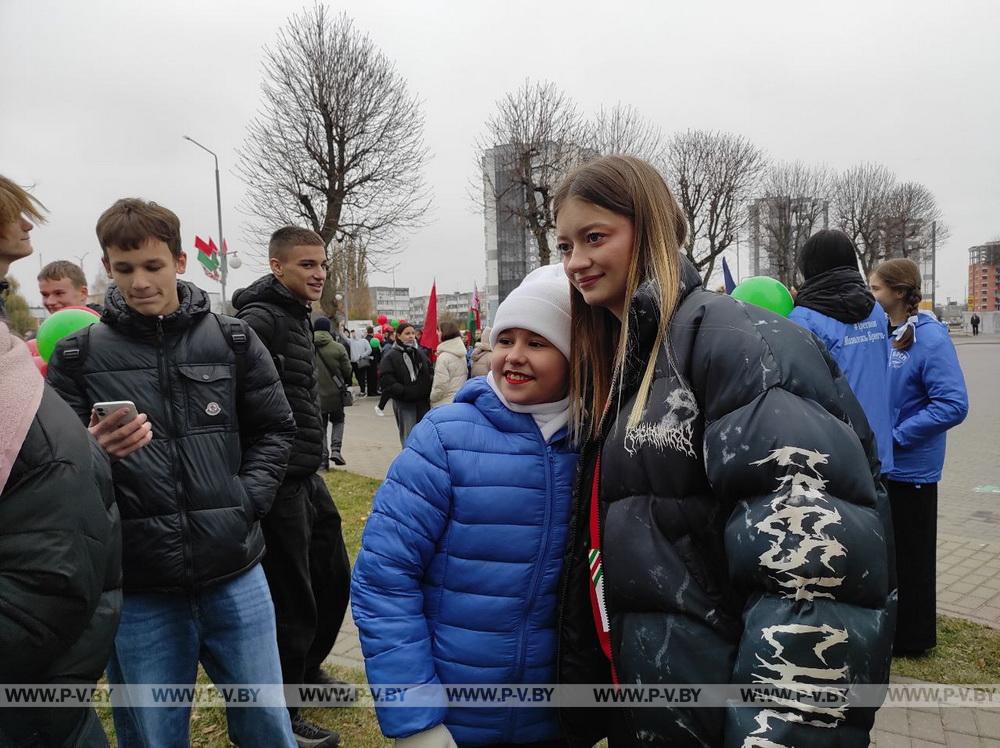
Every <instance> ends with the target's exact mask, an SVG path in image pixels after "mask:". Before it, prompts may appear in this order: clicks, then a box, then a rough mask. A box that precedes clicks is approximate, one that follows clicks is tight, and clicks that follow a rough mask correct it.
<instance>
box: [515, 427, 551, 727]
mask: <svg viewBox="0 0 1000 748" xmlns="http://www.w3.org/2000/svg"><path fill="white" fill-rule="evenodd" d="M532 425H533V426H534V427H535V431H536V432H537V433H538V438H539V439H540V440H541V442H542V451H543V452H544V453H545V518H544V520H543V521H542V545H541V548H540V549H539V554H538V561H537V562H536V563H535V568H534V570H533V572H532V576H531V585H530V587H529V594H528V597H527V598H526V600H527V603H528V604H527V605H525V606H524V617H523V619H522V620H521V637H520V641H519V642H518V644H517V659H516V662H517V670H516V671H515V677H514V683H520V682H521V678H522V677H523V676H524V665H525V663H524V660H525V657H526V655H525V651H524V650H525V642H526V640H527V635H528V622H529V621H530V619H531V610H532V607H533V601H534V599H535V593H536V592H537V591H538V590H537V588H538V580H539V579H540V578H541V575H542V574H541V569H542V567H543V566H544V565H545V558H546V550H547V549H548V545H549V536H550V535H551V534H552V502H553V501H554V499H555V492H554V491H553V485H552V484H553V481H552V472H553V467H552V450H551V448H550V447H549V445H548V444H547V443H546V442H545V437H544V436H543V435H542V432H541V429H539V428H538V424H536V423H534V419H532ZM511 717H512V718H511V719H509V720H508V721H507V735H506V740H505V742H511V741H512V740H513V737H514V728H515V726H516V725H515V719H514V718H513V715H511Z"/></svg>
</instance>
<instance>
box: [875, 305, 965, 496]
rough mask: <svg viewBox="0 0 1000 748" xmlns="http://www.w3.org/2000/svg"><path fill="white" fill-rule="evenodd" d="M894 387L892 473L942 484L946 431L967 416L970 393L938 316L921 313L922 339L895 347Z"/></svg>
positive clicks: (907, 479) (891, 369) (891, 371)
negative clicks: (967, 391)
mask: <svg viewBox="0 0 1000 748" xmlns="http://www.w3.org/2000/svg"><path fill="white" fill-rule="evenodd" d="M889 387H890V403H891V407H892V424H893V429H892V440H893V446H894V450H893V456H894V462H895V467H894V468H893V470H892V472H891V473H889V477H890V478H891V479H892V480H898V481H903V482H905V483H937V482H938V481H940V480H941V469H942V468H943V467H944V448H945V432H946V431H947V430H948V429H950V428H951V427H952V426H957V425H958V424H960V423H961V422H962V421H964V420H965V416H966V415H968V413H969V396H968V394H967V393H966V391H965V377H963V376H962V367H961V366H960V365H959V363H958V355H957V354H956V353H955V346H954V345H952V342H951V339H950V338H949V337H948V329H947V328H946V327H945V326H944V325H942V324H941V323H940V322H938V321H937V319H935V318H934V316H933V315H931V314H928V313H926V312H921V313H920V314H919V315H918V317H917V329H916V338H915V340H914V342H913V345H911V346H910V347H909V348H908V349H907V350H905V351H897V350H895V349H892V348H891V347H890V352H889Z"/></svg>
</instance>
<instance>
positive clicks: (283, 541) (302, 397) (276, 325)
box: [233, 226, 367, 747]
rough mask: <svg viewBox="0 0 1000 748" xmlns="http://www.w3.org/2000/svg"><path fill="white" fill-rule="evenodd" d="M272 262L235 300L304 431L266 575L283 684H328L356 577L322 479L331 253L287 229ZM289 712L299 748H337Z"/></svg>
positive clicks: (269, 522) (267, 531)
mask: <svg viewBox="0 0 1000 748" xmlns="http://www.w3.org/2000/svg"><path fill="white" fill-rule="evenodd" d="M268 256H269V264H270V267H271V274H270V275H266V276H264V277H263V278H260V279H258V280H257V281H255V282H254V283H253V284H251V285H250V286H249V287H248V288H245V289H243V290H241V291H238V292H237V293H236V294H234V295H233V305H234V306H235V307H236V309H237V317H239V318H240V319H242V320H244V321H246V322H247V323H248V324H249V325H250V326H251V327H252V328H253V329H254V331H255V332H256V333H257V335H259V336H260V339H261V340H262V341H263V343H264V345H265V346H267V348H268V350H269V351H270V353H271V356H272V357H273V359H274V360H275V362H276V363H277V367H278V373H279V375H280V377H281V383H282V385H283V386H284V388H285V395H286V396H287V397H288V402H289V403H290V404H291V406H292V412H293V413H294V415H295V423H296V425H297V427H298V429H297V432H296V435H295V444H294V447H293V449H292V456H291V459H290V460H289V463H288V471H287V472H286V473H285V480H284V482H283V483H282V485H281V487H280V488H279V489H278V495H277V498H276V499H275V502H274V508H273V509H272V511H271V513H270V514H269V515H268V516H267V517H266V518H265V519H264V538H265V540H266V542H267V555H266V556H265V557H264V571H265V572H266V573H267V581H268V584H269V585H270V587H271V597H272V598H273V599H274V610H275V615H276V616H277V620H278V651H279V653H280V655H281V671H282V676H283V677H284V679H285V683H286V684H298V683H304V682H305V683H330V682H332V681H331V679H330V677H329V676H328V675H327V674H326V673H324V672H323V670H322V668H321V665H322V663H323V660H324V659H326V656H327V655H328V654H329V653H330V650H331V649H332V648H333V644H334V641H335V640H336V638H337V632H338V631H339V630H340V625H341V623H343V620H344V614H345V613H346V611H347V602H348V596H349V594H350V593H349V589H350V583H351V567H350V561H348V558H347V550H346V548H345V547H344V539H343V535H342V534H341V521H340V514H339V513H338V512H337V507H336V506H334V503H333V499H332V498H331V496H330V492H329V491H328V490H327V488H326V484H325V483H324V482H323V479H322V478H321V477H320V476H319V475H317V474H316V471H317V470H319V469H320V466H321V464H322V462H323V417H322V413H321V410H320V403H319V379H318V374H317V371H316V352H315V347H314V343H313V330H312V326H311V324H310V322H309V314H310V311H311V307H310V304H311V303H312V302H314V301H318V300H319V298H320V295H321V294H322V293H323V285H324V283H325V282H326V275H327V258H326V248H325V246H324V244H323V240H322V239H321V238H320V236H319V234H317V233H315V232H313V231H310V230H308V229H302V228H298V227H296V226H285V227H283V228H280V229H278V230H277V231H275V232H274V234H273V235H272V236H271V241H270V244H269V246H268ZM365 345H367V343H366V344H365ZM290 711H291V712H292V729H293V731H294V732H295V736H296V739H297V740H298V741H299V745H303V746H324V747H326V746H333V745H336V744H337V741H338V737H337V734H336V733H333V732H330V731H328V730H325V729H323V728H321V727H319V726H317V725H314V724H312V723H311V722H308V721H307V720H305V719H303V718H302V715H301V714H299V713H298V711H297V710H295V709H290Z"/></svg>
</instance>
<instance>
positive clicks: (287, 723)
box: [108, 564, 295, 748]
mask: <svg viewBox="0 0 1000 748" xmlns="http://www.w3.org/2000/svg"><path fill="white" fill-rule="evenodd" d="M199 662H201V664H202V665H203V666H204V667H205V672H206V673H207V674H208V677H209V678H211V679H212V682H213V683H216V684H243V683H248V684H252V683H278V684H280V683H281V665H280V663H279V661H278V645H277V640H276V638H275V624H274V607H273V605H272V604H271V594H270V592H268V587H267V581H266V580H265V578H264V572H263V570H262V569H261V568H260V564H258V565H256V566H255V567H254V568H253V569H251V570H250V571H248V572H245V573H244V574H241V575H240V576H238V577H236V578H235V579H230V580H228V581H226V582H221V583H219V584H216V585H212V586H211V587H207V588H205V589H203V590H200V591H198V592H195V593H192V594H190V595H189V594H184V593H174V594H171V593H136V594H129V593H126V594H125V596H124V602H123V604H122V617H121V623H120V624H119V625H118V634H117V636H116V637H115V647H114V652H113V654H112V656H111V662H109V663H108V680H109V681H110V682H111V683H125V684H143V683H175V684H185V685H186V684H193V683H194V682H195V678H196V677H197V673H198V663H199ZM113 714H114V720H115V731H116V733H117V735H118V745H119V746H120V748H132V747H133V746H136V748H173V746H177V747H178V748H186V747H187V746H188V745H189V744H190V741H189V739H188V732H189V722H190V716H191V708H190V706H164V707H142V708H140V707H131V706H129V705H127V704H123V705H116V706H115V707H114V709H113ZM226 721H227V722H228V725H229V738H230V740H232V741H233V742H234V743H236V744H237V745H239V746H240V747H241V748H249V747H250V746H262V748H263V747H264V746H276V747H278V748H280V747H281V746H287V747H288V748H295V739H294V737H293V736H292V723H291V720H290V719H289V717H288V710H287V709H285V708H284V706H270V707H264V706H261V707H239V706H237V707H227V708H226Z"/></svg>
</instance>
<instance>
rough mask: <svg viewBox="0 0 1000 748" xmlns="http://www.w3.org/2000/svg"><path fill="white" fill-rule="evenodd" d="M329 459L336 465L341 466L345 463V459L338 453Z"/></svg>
mask: <svg viewBox="0 0 1000 748" xmlns="http://www.w3.org/2000/svg"><path fill="white" fill-rule="evenodd" d="M330 459H331V460H332V461H333V464H334V465H337V466H338V467H342V466H344V465H346V464H347V460H345V459H344V457H343V455H340V454H335V455H333V456H332V457H331V458H330Z"/></svg>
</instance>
